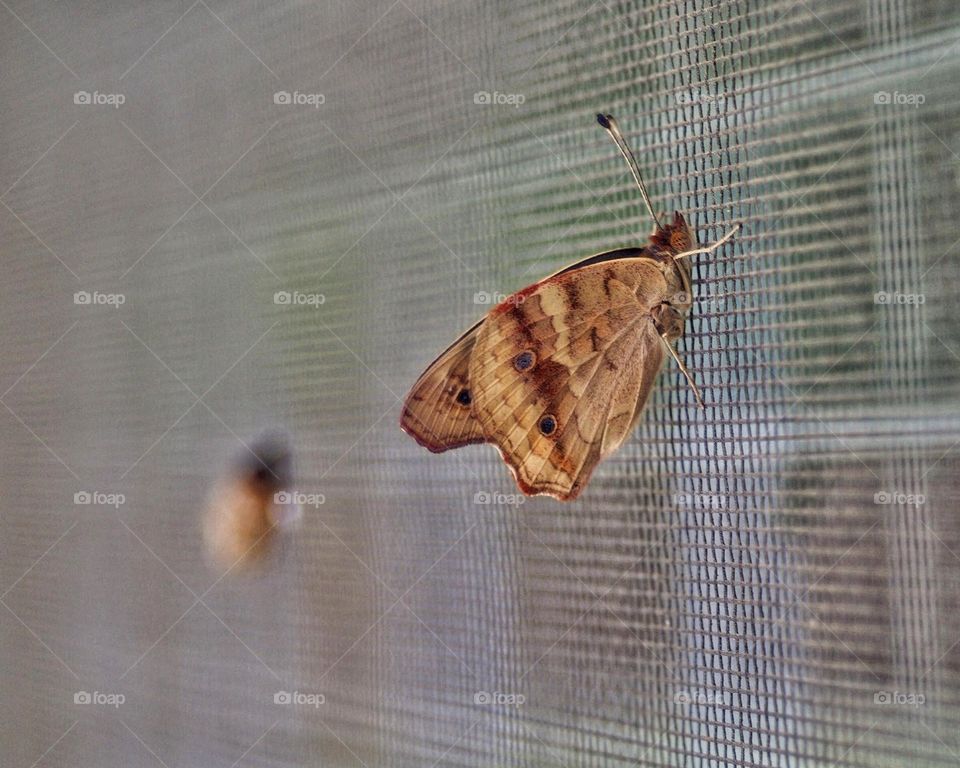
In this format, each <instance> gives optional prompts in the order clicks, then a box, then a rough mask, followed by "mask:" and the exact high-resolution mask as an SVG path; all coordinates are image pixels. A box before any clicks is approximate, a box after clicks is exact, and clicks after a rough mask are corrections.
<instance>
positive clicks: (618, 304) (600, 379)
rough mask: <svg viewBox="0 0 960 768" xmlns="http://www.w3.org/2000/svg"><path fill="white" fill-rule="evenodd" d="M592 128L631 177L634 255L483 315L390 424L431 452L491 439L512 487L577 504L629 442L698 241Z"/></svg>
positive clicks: (686, 296)
mask: <svg viewBox="0 0 960 768" xmlns="http://www.w3.org/2000/svg"><path fill="white" fill-rule="evenodd" d="M597 121H598V122H599V123H600V125H601V126H602V127H603V128H604V129H605V130H606V132H607V134H608V135H609V136H610V138H612V139H613V141H614V143H615V144H616V145H617V148H618V149H619V150H620V154H621V155H622V156H623V158H624V160H625V161H626V163H627V165H628V166H629V168H630V171H631V173H632V175H633V178H634V180H635V181H636V183H637V186H638V187H639V189H640V195H641V197H642V198H643V202H644V204H645V206H646V209H647V211H648V212H649V214H650V216H651V217H652V218H653V221H654V224H655V226H654V229H653V233H652V234H651V235H650V238H649V241H648V242H647V244H646V245H644V246H642V247H641V246H637V247H632V248H619V249H616V250H612V251H606V252H604V253H599V254H596V255H594V256H590V257H588V258H586V259H583V260H582V261H578V262H576V263H575V264H572V265H570V266H568V267H565V268H564V269H561V270H560V271H559V272H556V273H554V274H553V275H550V276H549V277H546V278H544V279H543V280H540V281H539V282H537V283H534V284H533V285H530V286H528V287H526V288H524V289H522V290H520V291H518V292H516V293H514V294H513V295H512V296H509V297H507V298H506V299H505V300H503V301H502V302H500V303H499V304H498V305H496V306H495V307H493V308H492V309H491V310H490V311H489V312H488V313H487V315H486V317H484V318H483V319H482V320H480V322H478V323H477V324H476V325H474V326H473V327H472V328H470V329H468V330H467V331H466V332H465V333H464V334H463V335H462V336H460V338H459V339H457V340H456V341H455V342H454V343H453V344H452V345H451V346H450V347H449V348H448V349H447V350H445V351H444V352H443V353H442V354H441V355H440V356H439V357H438V358H437V359H436V360H434V362H433V363H431V364H430V365H429V366H428V367H427V369H426V371H424V372H423V374H422V375H421V376H420V378H419V379H417V382H416V383H415V384H414V385H413V388H412V389H411V390H410V393H409V394H408V395H407V398H406V401H405V402H404V406H403V413H402V416H401V420H400V426H401V427H402V428H403V429H404V431H406V432H407V433H409V434H410V435H411V436H412V437H413V438H414V439H415V440H416V441H417V442H418V443H419V444H420V445H422V446H424V447H425V448H427V449H429V450H430V451H432V452H434V453H441V452H443V451H448V450H451V449H453V448H459V447H461V446H464V445H470V444H472V443H491V444H492V445H494V446H495V447H496V448H497V449H498V450H499V452H500V455H501V457H502V458H503V460H504V462H505V463H506V464H507V466H508V467H509V468H510V470H511V471H512V473H513V475H514V479H515V480H516V482H517V485H518V487H519V488H520V490H521V491H523V492H524V493H525V494H528V495H539V494H546V495H549V496H553V497H555V498H557V499H560V500H562V501H568V500H571V499H574V498H576V497H577V495H578V494H579V493H580V492H581V491H582V490H583V488H584V486H585V485H586V483H587V481H588V480H589V479H590V475H591V473H592V472H593V470H594V468H595V467H596V466H597V464H598V463H599V462H600V461H601V459H603V458H605V457H606V456H609V455H610V454H611V453H613V452H614V451H615V450H617V448H619V447H620V445H621V444H622V443H623V442H624V440H626V438H627V436H628V435H629V434H630V432H631V431H632V430H633V428H634V426H635V425H636V423H637V421H638V419H639V418H640V414H641V412H642V411H643V407H644V405H645V404H646V402H647V399H648V398H649V395H650V391H651V389H652V387H653V385H654V382H655V380H656V377H657V374H658V373H659V371H660V369H661V367H662V366H663V363H664V360H665V356H666V355H670V356H671V357H672V358H673V359H674V360H675V361H676V363H677V365H678V366H679V368H680V370H681V372H682V373H683V374H684V376H685V377H686V379H687V381H688V382H689V384H690V386H691V387H692V388H693V392H694V395H695V397H696V400H697V402H698V404H699V405H700V407H701V408H702V407H703V399H702V398H701V396H700V392H699V390H698V389H697V386H696V384H695V383H694V381H693V378H692V377H691V376H690V373H689V372H688V371H687V368H686V366H684V364H683V361H682V360H681V359H680V357H679V356H678V354H677V352H676V350H675V349H674V347H673V344H674V342H676V340H677V339H679V338H680V336H681V335H682V334H683V328H684V321H685V319H686V316H687V313H688V312H689V310H690V306H691V304H692V289H691V282H690V281H691V273H690V261H689V257H690V256H693V255H695V254H700V253H711V252H713V251H715V250H716V249H717V248H719V247H720V246H721V245H723V244H724V243H726V242H727V241H728V240H730V239H731V238H732V237H733V236H734V235H735V234H736V233H737V231H738V230H739V229H740V225H739V224H738V225H736V226H735V227H734V228H733V229H731V230H730V231H729V232H727V233H726V234H725V235H724V236H723V237H722V238H720V239H719V240H717V241H716V242H714V243H712V244H710V245H707V246H700V244H699V243H698V241H697V238H696V235H695V233H694V231H693V230H692V229H691V228H690V226H689V225H688V224H687V222H686V219H684V217H683V215H681V214H680V213H674V216H673V221H672V222H668V223H666V224H664V223H662V222H661V220H660V218H659V217H658V216H657V215H656V213H655V212H654V210H653V205H652V203H651V201H650V195H649V194H648V192H647V188H646V185H645V184H644V182H643V178H642V177H641V175H640V169H639V166H638V165H637V161H636V159H635V158H634V156H633V153H632V152H631V151H630V148H629V146H628V145H627V142H626V140H625V139H624V137H623V134H622V133H621V131H620V128H619V126H618V125H617V122H616V120H615V119H614V118H613V116H612V115H604V114H601V115H597Z"/></svg>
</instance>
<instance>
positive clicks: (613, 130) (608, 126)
mask: <svg viewBox="0 0 960 768" xmlns="http://www.w3.org/2000/svg"><path fill="white" fill-rule="evenodd" d="M597 122H598V123H600V125H601V126H602V127H603V129H604V130H605V131H606V132H607V133H608V134H609V135H610V138H611V139H613V142H614V144H616V145H617V149H619V150H620V154H621V155H623V159H624V160H626V161H627V165H628V166H630V173H632V174H633V179H634V181H636V182H637V186H638V187H640V196H641V197H642V198H643V202H644V204H645V205H646V206H647V211H649V212H650V216H651V217H652V218H653V220H654V222H655V223H656V225H657V228H658V229H660V228H662V227H663V225H662V224H661V223H660V219H659V217H658V216H657V214H656V212H655V211H654V210H653V203H652V202H651V201H650V193H649V192H647V186H646V184H644V183H643V176H641V175H640V166H639V165H637V159H636V158H635V157H634V156H633V152H631V151H630V147H629V146H628V145H627V140H626V139H624V138H623V134H622V133H620V126H619V125H617V121H616V120H614V118H613V115H603V114H598V115H597Z"/></svg>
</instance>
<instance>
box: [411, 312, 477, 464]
mask: <svg viewBox="0 0 960 768" xmlns="http://www.w3.org/2000/svg"><path fill="white" fill-rule="evenodd" d="M480 328H481V323H477V324H476V325H475V326H473V327H472V328H471V329H470V330H468V331H467V332H466V333H464V334H463V335H462V336H461V337H460V338H459V339H457V340H456V341H455V342H454V343H453V344H451V345H450V347H449V348H448V349H447V350H446V351H445V352H443V354H441V355H440V357H438V358H437V359H436V360H434V361H433V362H432V363H431V364H430V366H429V367H428V368H427V370H426V371H424V372H423V375H422V376H420V378H419V379H418V380H417V383H416V384H414V385H413V388H412V389H411V390H410V393H409V394H408V395H407V399H406V401H405V402H404V404H403V416H402V417H401V419H400V426H401V427H403V429H404V430H405V431H406V432H408V433H409V434H410V435H412V436H413V438H414V439H415V440H416V441H417V442H418V443H420V445H422V446H424V447H425V448H427V449H428V450H430V451H432V452H433V453H441V452H443V451H447V450H450V449H451V448H459V447H460V446H463V445H469V444H471V443H482V442H484V440H485V438H484V435H483V431H482V430H481V429H480V424H479V423H478V422H477V420H476V419H475V418H474V417H473V411H472V408H471V400H472V393H471V389H470V383H469V378H468V368H469V362H470V355H471V353H472V352H473V349H474V344H475V343H476V340H477V333H478V331H479V330H480Z"/></svg>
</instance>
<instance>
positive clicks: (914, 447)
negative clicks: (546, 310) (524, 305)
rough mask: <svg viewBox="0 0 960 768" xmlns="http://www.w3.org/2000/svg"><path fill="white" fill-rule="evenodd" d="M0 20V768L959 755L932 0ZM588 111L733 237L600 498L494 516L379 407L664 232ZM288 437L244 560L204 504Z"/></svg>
mask: <svg viewBox="0 0 960 768" xmlns="http://www.w3.org/2000/svg"><path fill="white" fill-rule="evenodd" d="M0 5H2V6H3V7H2V8H0V18H2V19H3V22H2V24H0V71H2V77H0V89H2V94H3V103H4V109H3V111H2V113H0V138H2V144H0V146H2V151H0V189H2V190H6V191H5V192H3V194H2V196H0V203H2V206H0V231H2V236H0V249H2V258H3V268H4V279H3V280H2V281H0V295H2V301H0V343H2V349H3V350H4V354H3V356H2V357H0V391H2V392H3V394H2V397H0V404H2V405H3V406H4V407H3V408H2V409H0V419H2V421H3V433H2V434H3V440H2V441H0V451H2V459H3V460H2V462H0V532H2V534H0V552H2V557H0V590H3V591H2V596H0V639H2V642H0V649H2V650H0V653H2V656H3V664H2V665H0V680H2V688H0V742H2V752H3V764H4V765H10V766H67V765H69V766H74V765H100V766H109V765H117V766H140V765H143V766H152V765H157V764H163V765H166V766H170V767H171V768H172V767H173V766H201V765H202V766H207V767H209V766H226V767H230V766H238V765H240V766H242V765H271V766H288V765H290V766H292V765H345V766H349V765H367V766H373V765H384V766H386V765H397V766H400V765H416V766H429V765H461V766H475V765H483V766H487V765H490V766H492V765H530V766H548V765H598V766H599V765H650V766H668V765H690V766H727V765H743V766H773V765H784V766H787V765H789V766H801V765H802V766H806V765H836V766H901V765H904V764H911V765H917V766H920V765H955V764H956V763H957V761H958V760H960V757H958V755H960V741H958V738H957V732H956V725H955V724H956V722H957V717H958V714H960V713H958V706H960V700H958V699H960V644H958V641H960V618H958V616H960V612H958V610H957V609H958V607H960V605H958V597H957V595H958V594H960V592H958V581H960V523H958V521H957V516H956V505H957V501H958V483H957V479H956V478H957V472H958V469H960V464H958V459H957V452H956V450H955V449H956V447H957V443H958V440H957V438H958V426H960V424H958V422H960V419H958V413H957V403H958V382H957V377H956V375H955V372H956V370H957V363H958V359H960V357H958V354H960V324H958V323H957V322H956V319H955V307H956V300H955V296H954V289H953V286H954V285H955V284H956V283H957V279H956V278H957V277H960V275H958V272H960V266H958V264H960V262H958V260H957V258H956V250H955V249H956V218H957V215H956V210H957V206H956V202H955V201H956V197H957V194H958V192H960V190H958V185H960V181H958V163H960V158H958V155H957V153H958V152H960V121H958V117H960V91H958V90H957V88H956V84H955V81H954V78H956V77H958V76H960V59H958V51H960V45H958V43H957V40H958V36H960V8H958V7H957V6H956V5H955V4H954V3H949V2H945V1H940V2H936V1H934V0H925V1H921V0H915V1H914V2H908V1H907V0H868V1H867V2H863V1H862V0H830V1H829V2H826V1H822V2H821V0H803V1H802V2H791V1H790V0H777V1H775V2H747V1H746V0H744V1H742V2H714V3H701V2H653V1H652V0H650V1H648V2H612V0H599V1H598V2H590V1H589V0H576V2H566V1H564V2H561V3H553V2H550V3H548V2H542V1H541V2H527V1H526V0H524V1H523V2H514V3H493V2H480V3H468V2H456V3H439V2H437V3H431V2H425V1H424V0H397V1H396V2H388V1H386V0H385V1H384V2H373V3H364V4H358V3H346V2H328V3H321V4H316V5H314V4H296V3H292V2H279V3H271V4H264V3H254V2H249V1H244V2H233V3H228V2H225V1H224V0H200V2H198V3H194V4H192V5H191V4H189V3H187V2H153V3H149V4H148V3H137V4H121V3H113V4H111V3H92V2H89V3H88V2H80V3H70V4H41V3H33V2H26V0H24V1H18V0H8V2H5V3H2V4H0ZM81 92H86V93H90V94H92V95H91V97H90V100H91V101H92V102H93V103H88V104H84V103H76V101H77V98H76V94H78V93H81ZM278 92H289V93H291V94H298V93H299V94H306V95H310V94H316V93H322V94H323V103H322V104H319V103H311V102H309V101H306V102H303V103H290V104H284V103H276V102H277V101H278V99H276V98H275V95H276V94H277V93H278ZM481 92H487V93H490V94H493V95H492V96H491V99H490V101H492V102H493V103H477V101H481V102H482V101H483V99H482V98H477V97H476V95H477V94H478V93H481ZM116 94H120V95H122V96H123V97H124V98H123V103H122V104H119V103H117V102H118V99H117V98H116ZM111 95H113V96H114V98H113V99H112V101H111V100H110V98H109V97H110V96H111ZM518 97H519V98H518ZM79 101H81V102H82V101H83V99H82V98H81V99H79ZM279 101H281V102H282V101H283V99H279ZM291 101H294V102H296V97H295V96H292V97H291ZM301 101H302V100H301ZM316 101H317V100H314V102H316ZM599 110H604V111H611V112H613V113H615V114H616V115H617V116H618V118H619V120H620V123H621V125H622V126H623V128H624V130H625V132H626V133H627V135H628V137H629V139H630V140H631V142H632V143H633V144H634V145H635V148H636V149H637V150H638V157H639V161H640V164H641V166H642V168H643V171H644V173H645V175H646V177H647V179H648V184H649V185H650V187H651V191H652V193H653V197H654V201H655V204H656V205H657V207H658V208H659V209H661V210H668V211H672V210H674V209H677V210H681V211H683V212H685V213H686V214H687V215H688V217H689V218H690V219H691V220H692V222H693V224H694V226H695V227H696V229H697V231H698V233H699V236H700V239H701V241H707V240H710V239H715V238H716V237H718V236H719V235H720V234H722V232H723V231H724V230H725V228H726V227H728V226H729V225H730V224H732V223H733V222H734V221H737V220H742V221H743V222H744V223H745V228H744V230H743V232H742V233H741V234H740V235H739V236H738V238H737V239H736V241H735V242H734V243H733V244H732V245H730V246H727V247H725V248H723V249H722V250H720V251H718V252H716V253H714V254H711V255H708V256H704V257H702V258H699V259H697V261H696V262H695V267H694V276H695V284H696V289H695V290H696V298H695V302H694V306H693V312H692V316H691V319H690V320H689V321H688V324H687V332H686V334H685V336H684V338H683V340H682V341H681V342H680V345H679V349H680V353H681V354H682V355H683V357H684V358H685V360H686V361H687V365H688V366H689V367H690V369H691V371H693V375H694V376H695V378H696V379H697V380H698V381H699V383H700V386H701V388H702V390H703V393H704V397H705V399H706V401H707V408H706V410H705V411H703V412H701V411H699V410H698V409H697V408H696V407H695V403H694V400H693V397H692V394H691V392H690V390H689V389H688V387H687V386H686V384H685V383H684V381H683V379H682V378H681V376H680V375H679V374H678V373H677V371H676V369H675V367H673V366H672V365H671V366H668V367H667V369H666V371H665V372H664V373H663V374H662V375H661V377H660V379H659V385H658V387H657V389H656V391H655V392H654V394H653V395H652V397H651V401H650V404H649V407H648V410H647V412H646V414H645V415H644V417H643V418H642V419H641V421H640V424H639V426H638V428H637V430H636V433H635V435H634V436H633V437H632V438H631V439H630V440H628V442H627V444H626V445H625V446H624V447H623V449H622V450H621V451H620V452H619V453H617V454H616V455H615V456H614V457H612V458H611V459H609V460H608V461H606V462H605V463H604V464H602V465H601V467H600V469H599V470H598V471H597V472H596V474H595V476H594V478H593V479H592V481H591V483H590V485H589V487H588V488H587V490H586V492H585V493H584V494H583V495H582V496H581V498H580V499H579V500H577V501H576V502H574V503H571V504H568V505H561V504H559V503H557V502H555V501H553V500H550V499H542V498H537V499H530V500H526V501H524V502H523V503H522V504H521V503H518V502H516V501H514V503H499V502H501V501H507V502H509V501H510V497H509V495H508V494H511V493H514V492H515V489H514V488H513V486H512V483H511V481H510V479H509V476H508V473H507V472H506V470H505V468H504V467H503V465H502V464H501V463H500V461H499V460H498V458H497V457H496V455H495V453H494V452H493V451H492V450H490V449H489V448H487V447H485V446H472V447H469V448H466V449H463V450H460V451H456V452H453V453H449V454H444V455H443V456H431V455H428V454H427V453H426V452H425V451H423V450H422V449H420V448H419V447H417V446H416V445H415V444H414V443H413V442H412V441H411V440H410V439H409V438H408V437H407V436H405V435H403V434H402V433H401V432H400V430H399V429H398V428H397V426H396V424H397V419H398V416H399V409H400V398H402V396H403V395H404V393H405V392H406V390H407V388H408V387H409V386H410V384H411V383H412V382H413V381H414V380H415V378H416V376H417V375H418V373H419V372H420V370H422V368H423V367H424V366H425V365H426V364H427V363H428V362H429V361H430V360H431V359H432V358H433V356H434V355H435V354H436V352H438V351H439V350H440V349H442V348H443V347H445V346H446V345H447V344H448V343H449V342H450V341H451V340H452V339H453V338H454V337H455V335H456V334H457V333H458V332H459V331H460V330H461V329H462V328H464V327H467V326H468V325H469V324H470V323H472V322H474V321H475V320H476V319H477V318H479V317H480V316H481V315H482V313H483V312H484V311H485V309H486V308H488V305H487V304H486V303H485V302H487V301H488V300H489V297H490V296H492V295H496V294H498V293H508V292H510V291H512V290H515V289H518V288H520V287H522V286H523V285H525V284H527V283H529V282H531V281H533V280H534V279H536V278H538V277H540V276H541V275H543V274H546V273H548V272H550V271H553V270H555V269H556V268H558V267H560V266H563V265H565V264H566V263H568V262H570V261H573V260H575V259H577V258H581V257H583V256H585V255H588V254H590V253H593V252H597V251H600V250H606V249H610V248H614V247H619V246H624V245H631V244H635V243H636V242H638V240H642V239H643V238H644V236H645V234H646V232H647V231H648V229H649V222H648V221H647V220H646V218H645V215H644V214H643V211H642V210H641V208H640V205H639V197H638V195H637V194H636V192H635V190H634V189H633V188H632V187H631V185H630V183H629V179H628V177H627V175H626V172H625V168H624V167H623V166H622V164H621V163H620V160H619V159H618V158H617V157H616V155H615V152H614V151H613V147H612V146H611V145H610V144H609V142H607V140H606V139H605V137H604V136H603V135H602V132H601V131H600V130H599V129H598V128H597V126H596V125H595V123H594V122H593V120H592V115H593V113H594V112H597V111H599ZM278 291H300V292H302V293H304V294H322V295H323V297H324V303H323V304H322V305H320V306H318V307H314V306H290V305H284V304H277V303H275V300H274V294H275V293H276V292H278ZM76 292H87V293H93V292H99V293H100V294H102V295H119V296H122V297H123V303H122V304H121V305H119V306H116V305H115V304H96V303H92V304H87V305H85V304H77V303H75V300H74V294H75V293H76ZM274 426H282V427H284V428H285V429H287V430H288V432H289V433H290V435H291V440H292V443H293V445H294V447H295V450H296V467H297V485H298V487H299V488H301V489H303V490H305V491H314V492H317V493H322V494H323V495H324V499H325V501H324V503H323V504H322V505H318V506H316V507H315V508H308V509H307V510H306V513H305V515H304V517H303V519H302V520H301V523H300V526H299V528H298V529H297V530H296V531H295V532H292V533H287V534H284V538H283V542H282V547H281V550H280V552H279V553H278V554H277V555H276V557H275V558H274V559H273V560H272V561H271V564H270V567H269V568H267V569H266V570H264V571H263V572H261V573H259V574H258V575H256V576H245V577H236V576H235V575H233V574H230V575H227V576H226V577H224V574H223V573H222V571H217V570H214V569H211V568H210V567H209V566H208V565H207V564H206V563H205V560H204V552H203V544H202V541H201V537H200V534H199V523H198V515H199V510H200V508H201V506H202V503H203V499H204V497H205V495H206V493H207V492H208V490H209V488H210V487H211V485H212V484H213V483H214V481H215V479H216V478H217V477H218V474H219V473H220V472H221V471H222V469H223V467H224V466H225V464H226V463H227V462H228V461H229V460H230V457H231V456H232V455H234V454H235V453H236V452H237V451H238V450H242V446H241V443H240V441H241V440H243V441H247V440H249V439H250V437H251V436H252V435H255V434H256V433H257V432H258V430H260V429H262V428H264V427H274ZM83 492H98V493H102V494H110V493H112V494H123V496H124V503H123V504H121V505H118V506H116V507H113V506H110V505H109V504H100V505H97V504H93V505H82V504H80V505H78V504H76V503H74V496H75V494H77V493H83ZM478 494H479V496H478ZM478 499H479V500H480V501H483V500H485V499H492V500H493V502H494V503H477V502H478ZM280 691H287V692H293V691H297V692H301V693H307V694H311V693H313V694H321V695H322V696H323V703H322V704H316V705H315V706H311V705H305V704H283V703H276V701H275V694H277V693H278V692H280ZM80 692H87V693H99V694H104V695H106V696H111V695H112V696H114V698H113V699H110V700H108V699H105V698H104V697H103V696H100V697H99V698H95V699H94V701H93V702H92V703H91V704H87V705H85V704H82V703H77V702H76V701H75V695H76V694H78V693H80ZM118 694H119V695H122V696H123V702H122V704H116V702H117V701H118V700H117V698H116V696H117V695H118ZM98 701H99V702H101V703H97V702H98ZM107 701H113V702H114V704H116V705H112V704H110V703H104V702H107Z"/></svg>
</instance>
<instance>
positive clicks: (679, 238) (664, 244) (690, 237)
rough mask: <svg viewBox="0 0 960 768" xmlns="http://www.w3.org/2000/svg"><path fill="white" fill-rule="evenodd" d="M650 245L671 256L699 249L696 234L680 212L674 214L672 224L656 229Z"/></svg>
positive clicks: (651, 236)
mask: <svg viewBox="0 0 960 768" xmlns="http://www.w3.org/2000/svg"><path fill="white" fill-rule="evenodd" d="M650 243H651V244H652V245H653V246H655V247H656V248H657V249H658V250H660V251H666V252H667V253H669V254H670V255H671V256H673V255H676V254H678V253H683V252H684V251H690V250H693V249H694V248H697V247H699V243H698V242H697V236H696V234H695V233H694V231H693V230H692V229H691V228H690V225H689V224H687V220H686V219H685V218H683V214H682V213H680V212H679V211H675V212H674V214H673V221H672V222H671V223H668V224H665V225H663V226H658V227H657V228H656V231H654V233H653V234H652V235H650Z"/></svg>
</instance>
